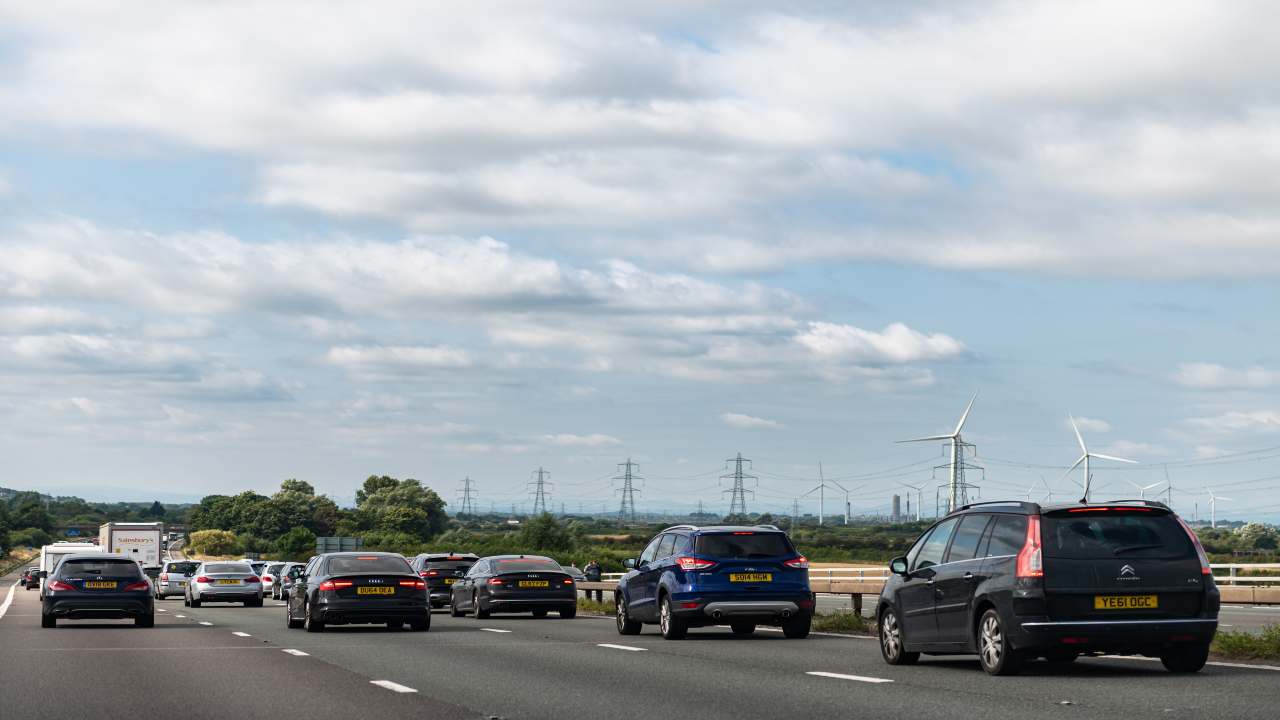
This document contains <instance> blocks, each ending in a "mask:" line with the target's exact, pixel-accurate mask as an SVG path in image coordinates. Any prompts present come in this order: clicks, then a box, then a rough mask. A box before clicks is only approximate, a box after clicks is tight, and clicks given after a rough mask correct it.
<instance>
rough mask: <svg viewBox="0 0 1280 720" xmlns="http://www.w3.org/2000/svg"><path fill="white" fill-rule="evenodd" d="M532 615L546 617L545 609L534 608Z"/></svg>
mask: <svg viewBox="0 0 1280 720" xmlns="http://www.w3.org/2000/svg"><path fill="white" fill-rule="evenodd" d="M533 616H534V617H536V618H544V617H546V616H547V611H546V610H534V611H533Z"/></svg>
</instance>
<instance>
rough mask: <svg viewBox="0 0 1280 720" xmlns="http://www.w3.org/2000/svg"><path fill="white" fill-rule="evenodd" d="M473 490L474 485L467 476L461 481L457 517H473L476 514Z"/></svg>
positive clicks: (474, 492) (474, 491)
mask: <svg viewBox="0 0 1280 720" xmlns="http://www.w3.org/2000/svg"><path fill="white" fill-rule="evenodd" d="M475 488H476V484H475V483H474V482H473V481H472V480H471V477H470V476H467V477H466V478H465V479H463V481H462V492H461V494H460V495H459V497H460V498H461V502H460V503H459V505H460V507H459V509H458V514H459V515H466V516H467V517H474V516H475V515H476V514H477V513H476V490H475Z"/></svg>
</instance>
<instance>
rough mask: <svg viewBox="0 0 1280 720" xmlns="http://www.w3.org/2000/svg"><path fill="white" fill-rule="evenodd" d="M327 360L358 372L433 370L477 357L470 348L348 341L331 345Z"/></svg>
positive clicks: (466, 364) (461, 365) (452, 367)
mask: <svg viewBox="0 0 1280 720" xmlns="http://www.w3.org/2000/svg"><path fill="white" fill-rule="evenodd" d="M324 361H325V362H327V363H329V364H331V365H337V366H339V367H342V368H346V369H347V370H350V371H352V372H355V373H357V374H371V375H381V374H390V375H400V374H415V373H418V372H423V371H430V370H457V369H462V368H468V367H471V366H472V365H473V364H474V361H473V360H472V358H471V354H470V353H469V352H467V351H466V350H463V349H461V348H455V347H447V346H425V345H344V346H338V347H331V348H329V351H328V352H327V353H325V355H324Z"/></svg>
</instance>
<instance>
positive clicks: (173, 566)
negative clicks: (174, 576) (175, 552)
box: [164, 562, 200, 575]
mask: <svg viewBox="0 0 1280 720" xmlns="http://www.w3.org/2000/svg"><path fill="white" fill-rule="evenodd" d="M198 567H200V563H198V562H171V563H165V566H164V571H165V572H167V573H178V574H180V575H185V574H188V573H193V572H195V571H196V568H198Z"/></svg>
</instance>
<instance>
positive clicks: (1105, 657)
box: [1093, 655, 1280, 672]
mask: <svg viewBox="0 0 1280 720" xmlns="http://www.w3.org/2000/svg"><path fill="white" fill-rule="evenodd" d="M1093 659H1095V660H1139V661H1141V662H1160V658H1152V657H1139V656H1137V655H1095V656H1093ZM1205 665H1213V666H1214V667H1229V668H1243V669H1245V670H1269V671H1271V672H1280V665H1253V664H1251V663H1233V662H1222V661H1221V660H1210V661H1209V662H1207V663H1205Z"/></svg>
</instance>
